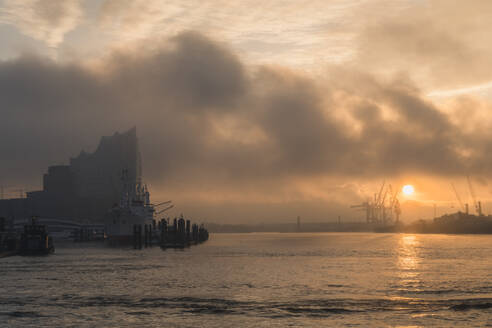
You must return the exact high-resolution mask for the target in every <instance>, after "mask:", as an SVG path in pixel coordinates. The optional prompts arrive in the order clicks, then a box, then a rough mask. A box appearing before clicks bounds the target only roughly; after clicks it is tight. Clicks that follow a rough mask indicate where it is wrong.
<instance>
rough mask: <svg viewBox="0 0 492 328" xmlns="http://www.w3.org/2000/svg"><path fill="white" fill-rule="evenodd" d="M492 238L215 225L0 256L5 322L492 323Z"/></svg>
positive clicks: (0, 309)
mask: <svg viewBox="0 0 492 328" xmlns="http://www.w3.org/2000/svg"><path fill="white" fill-rule="evenodd" d="M491 264H492V236H486V235H483V236H466V235H462V236H453V235H409V234H370V233H367V234H366V233H363V234H361V233H326V234H212V235H211V239H210V240H209V241H208V242H206V243H205V244H202V245H199V246H196V247H192V248H190V249H186V250H167V251H161V250H160V249H159V248H157V247H155V248H152V249H146V250H142V251H135V250H132V249H124V250H123V249H111V248H101V247H98V246H95V245H88V244H85V245H73V244H70V245H65V246H64V247H63V246H61V245H58V247H57V250H56V253H55V254H54V255H52V256H48V257H10V258H4V259H0V277H1V278H0V279H1V280H0V326H1V327H4V326H5V327H56V326H64V327H95V326H97V327H135V326H142V327H161V326H166V327H197V326H203V327H231V326H236V327H287V326H291V327H317V326H331V327H333V326H359V327H371V326H374V327H382V326H383V327H419V326H440V327H443V326H444V327H446V326H454V327H473V326H492V271H491V270H490V267H491Z"/></svg>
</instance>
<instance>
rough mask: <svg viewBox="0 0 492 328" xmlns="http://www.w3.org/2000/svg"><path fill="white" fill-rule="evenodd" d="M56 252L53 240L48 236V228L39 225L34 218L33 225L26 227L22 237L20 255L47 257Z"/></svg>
mask: <svg viewBox="0 0 492 328" xmlns="http://www.w3.org/2000/svg"><path fill="white" fill-rule="evenodd" d="M54 252H55V246H54V245H53V239H52V238H51V236H49V235H48V232H47V231H46V226H44V225H42V224H38V223H37V220H36V218H35V217H32V219H31V224H26V225H25V226H24V231H23V232H22V234H21V237H20V247H19V255H28V256H29V255H47V254H50V253H54Z"/></svg>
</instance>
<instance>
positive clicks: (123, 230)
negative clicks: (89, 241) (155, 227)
mask: <svg viewBox="0 0 492 328" xmlns="http://www.w3.org/2000/svg"><path fill="white" fill-rule="evenodd" d="M127 175H128V174H127V171H126V170H124V171H123V175H122V181H123V188H122V191H123V192H122V195H121V199H120V203H119V204H115V206H113V208H111V210H109V212H108V213H107V215H106V220H105V231H106V236H107V238H108V239H109V241H110V243H112V244H130V243H132V240H133V227H134V226H135V225H141V226H142V227H143V226H144V225H146V224H148V225H152V224H153V223H154V212H155V209H154V206H153V205H152V204H151V203H150V195H149V191H148V189H147V186H146V185H142V184H141V183H140V182H137V183H135V184H133V185H131V184H128V183H127V181H128V176H127Z"/></svg>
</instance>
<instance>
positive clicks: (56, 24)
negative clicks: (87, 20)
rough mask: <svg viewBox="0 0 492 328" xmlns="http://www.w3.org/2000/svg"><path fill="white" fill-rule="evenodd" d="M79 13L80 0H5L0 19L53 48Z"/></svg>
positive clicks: (78, 21) (77, 21)
mask: <svg viewBox="0 0 492 328" xmlns="http://www.w3.org/2000/svg"><path fill="white" fill-rule="evenodd" d="M82 17H83V9H82V6H81V1H80V0H64V1H42V0H6V1H5V2H4V6H3V8H0V22H2V23H6V24H11V25H14V26H15V27H17V28H18V29H19V30H20V31H21V32H22V33H24V34H25V35H27V36H30V37H32V38H34V39H36V40H40V41H43V42H45V43H46V44H47V45H48V46H49V47H54V48H56V47H57V46H58V45H59V44H60V43H61V42H63V39H64V37H65V35H66V34H67V33H68V32H70V31H72V30H73V29H74V28H75V27H76V26H77V25H78V24H79V23H80V21H81V19H82Z"/></svg>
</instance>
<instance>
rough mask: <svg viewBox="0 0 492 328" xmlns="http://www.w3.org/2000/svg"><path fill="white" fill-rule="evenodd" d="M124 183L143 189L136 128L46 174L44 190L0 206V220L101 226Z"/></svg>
mask: <svg viewBox="0 0 492 328" xmlns="http://www.w3.org/2000/svg"><path fill="white" fill-rule="evenodd" d="M123 172H125V175H126V183H127V184H129V185H131V186H137V185H139V184H140V183H141V175H142V169H141V159H140V153H139V149H138V139H137V131H136V128H132V129H130V130H128V131H126V132H124V133H118V132H117V133H115V134H114V135H112V136H109V137H102V138H101V141H100V142H99V145H98V147H97V149H96V150H95V151H94V152H93V153H86V152H84V151H82V152H81V153H80V155H79V156H77V157H75V158H71V159H70V162H69V164H68V165H55V166H50V167H49V168H48V172H47V173H46V174H44V176H43V190H39V191H30V192H27V195H26V198H18V199H6V200H0V217H6V218H12V219H14V220H20V219H25V218H26V217H30V216H33V215H34V216H39V217H41V218H51V219H62V220H71V221H77V222H80V223H101V222H102V221H103V218H104V215H105V214H106V212H107V211H108V209H109V208H111V206H113V204H115V203H118V202H119V199H120V195H121V192H122V188H123V181H122V174H123Z"/></svg>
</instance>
